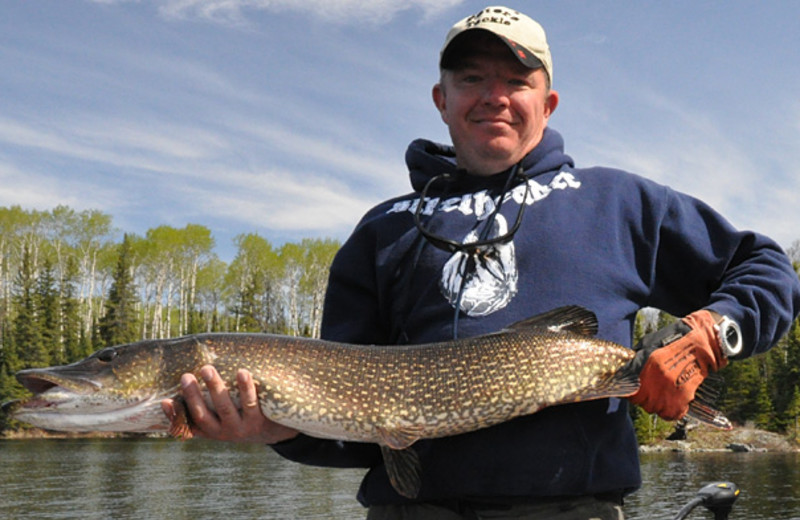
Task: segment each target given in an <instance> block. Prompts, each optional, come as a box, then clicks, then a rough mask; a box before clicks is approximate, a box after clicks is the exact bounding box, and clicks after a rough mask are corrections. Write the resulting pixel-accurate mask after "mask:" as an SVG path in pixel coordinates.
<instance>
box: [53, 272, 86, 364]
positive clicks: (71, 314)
mask: <svg viewBox="0 0 800 520" xmlns="http://www.w3.org/2000/svg"><path fill="white" fill-rule="evenodd" d="M77 279H78V263H77V261H76V260H75V258H74V257H70V258H69V259H68V260H67V266H66V269H65V274H64V278H63V280H62V281H61V287H60V289H59V293H60V294H61V335H62V338H63V343H64V353H65V355H66V358H67V363H72V362H74V361H78V360H80V359H83V358H84V357H86V356H87V355H89V351H90V350H91V349H90V348H87V344H86V342H84V341H82V338H83V336H84V334H83V327H82V326H81V317H80V308H79V302H78V298H77V291H76V283H77Z"/></svg>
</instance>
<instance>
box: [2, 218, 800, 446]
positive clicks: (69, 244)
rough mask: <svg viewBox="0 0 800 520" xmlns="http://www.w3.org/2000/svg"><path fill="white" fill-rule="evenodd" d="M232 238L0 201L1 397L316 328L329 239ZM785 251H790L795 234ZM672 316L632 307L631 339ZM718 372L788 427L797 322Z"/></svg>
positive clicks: (798, 418)
mask: <svg viewBox="0 0 800 520" xmlns="http://www.w3.org/2000/svg"><path fill="white" fill-rule="evenodd" d="M234 243H235V246H236V255H235V257H234V259H233V260H232V261H231V262H230V263H226V262H224V261H222V260H220V259H219V258H218V256H217V255H216V254H215V253H214V247H215V241H214V238H213V236H212V234H211V231H210V230H209V229H208V228H206V227H204V226H201V225H197V224H189V225H187V226H185V227H183V228H174V227H170V226H159V227H156V228H153V229H150V230H148V231H147V232H146V233H145V234H144V236H138V235H135V234H125V235H123V236H122V238H121V240H120V238H119V233H118V232H117V231H116V230H115V229H114V228H113V226H112V218H111V216H110V215H107V214H104V213H102V212H100V211H97V210H86V211H76V210H74V209H71V208H69V207H66V206H58V207H56V208H54V209H53V210H50V211H37V210H26V209H23V208H20V207H10V208H5V207H0V402H3V401H7V400H9V399H12V398H18V397H20V396H22V395H23V394H24V390H23V389H22V388H21V387H20V385H19V384H18V383H17V381H16V379H15V378H14V376H13V374H14V373H15V372H16V371H18V370H20V369H22V368H27V367H37V366H49V365H56V364H64V363H71V362H73V361H77V360H79V359H82V358H84V357H86V356H87V355H89V354H90V353H91V352H94V351H95V350H98V349H100V348H102V347H105V346H110V345H117V344H122V343H128V342H132V341H138V340H141V339H161V338H167V337H175V336H180V335H184V334H190V333H198V332H271V333H278V334H287V335H294V336H299V335H302V336H310V337H319V332H320V330H319V329H320V323H321V318H322V303H323V297H324V294H325V289H326V286H327V278H328V270H329V267H330V264H331V261H332V260H333V256H334V255H335V253H336V251H337V250H338V249H339V246H340V245H339V243H338V242H336V241H334V240H330V239H305V240H302V241H301V242H299V243H285V244H283V245H281V246H279V247H276V246H274V245H273V244H271V243H270V242H269V241H268V240H267V239H265V238H263V237H261V236H259V235H257V234H241V235H238V236H237V237H236V238H235V239H234ZM789 254H790V256H791V257H792V258H793V259H795V260H798V258H800V242H796V243H795V245H794V246H792V248H791V249H790V250H789ZM797 266H798V264H796V267H797ZM674 319H676V318H674V317H672V316H669V315H666V314H663V313H657V312H655V311H650V312H649V314H648V313H640V316H639V319H638V320H637V328H636V333H635V340H638V339H639V338H640V337H641V336H642V335H644V334H646V333H648V332H651V331H653V330H656V329H658V328H660V327H662V326H664V325H666V324H668V323H669V322H670V321H672V320H674ZM720 376H721V378H722V379H723V381H721V382H720V383H719V384H718V387H719V390H720V398H719V400H718V403H717V405H718V407H719V408H720V409H721V410H723V411H724V412H725V414H726V415H727V416H728V417H729V418H730V419H731V420H733V421H734V422H736V423H738V424H745V423H752V424H753V425H755V426H758V427H761V428H765V429H769V430H773V431H780V432H788V433H790V434H792V435H793V436H795V437H797V436H798V429H799V427H800V324H799V323H798V322H797V321H796V322H795V323H794V326H793V327H792V329H791V331H790V332H789V334H787V335H786V336H785V337H784V338H783V339H781V341H780V342H779V344H778V345H777V346H776V347H775V348H773V349H772V350H771V351H769V352H768V353H767V354H765V355H762V356H756V357H753V358H750V359H748V360H746V361H743V362H734V363H731V364H729V365H728V366H727V367H726V368H725V369H723V370H722V371H721V372H720ZM632 415H633V419H634V423H635V426H636V429H637V435H638V436H639V438H640V440H642V441H643V442H648V441H652V440H654V439H655V438H658V437H663V436H664V435H665V434H666V433H668V432H669V431H670V430H671V429H672V427H673V426H672V424H671V423H665V422H663V421H661V420H659V419H657V418H656V417H654V416H649V415H647V414H645V413H643V412H642V411H641V410H639V409H634V410H633V411H632Z"/></svg>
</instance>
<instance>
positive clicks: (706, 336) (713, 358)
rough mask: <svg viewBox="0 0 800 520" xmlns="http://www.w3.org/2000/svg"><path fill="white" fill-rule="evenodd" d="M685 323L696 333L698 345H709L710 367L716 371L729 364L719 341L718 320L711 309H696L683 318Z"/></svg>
mask: <svg viewBox="0 0 800 520" xmlns="http://www.w3.org/2000/svg"><path fill="white" fill-rule="evenodd" d="M681 321H682V322H683V323H685V324H686V325H688V326H689V327H691V328H692V332H690V334H693V335H695V336H696V337H697V338H696V340H695V341H696V342H697V344H698V345H707V346H708V349H707V351H708V354H709V358H710V359H709V360H708V361H709V368H710V369H712V370H713V371H714V372H716V371H717V370H720V369H721V368H723V367H725V365H727V364H728V358H727V357H726V356H725V354H724V353H723V352H722V346H721V345H720V343H719V333H718V332H717V328H716V325H717V320H716V318H715V317H714V315H712V314H711V312H710V311H707V310H705V309H702V310H699V311H695V312H693V313H691V314H689V315H688V316H685V317H684V318H683V319H682V320H681Z"/></svg>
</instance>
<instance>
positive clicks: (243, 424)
mask: <svg viewBox="0 0 800 520" xmlns="http://www.w3.org/2000/svg"><path fill="white" fill-rule="evenodd" d="M200 377H202V378H203V381H204V382H205V384H206V387H207V388H208V392H209V395H210V397H211V402H212V403H213V404H214V410H215V411H212V410H211V409H210V408H209V407H208V406H207V405H206V402H205V400H204V399H203V394H202V391H201V389H200V384H199V383H198V381H197V379H196V378H195V377H194V375H192V374H183V376H181V393H182V395H183V398H184V400H185V401H186V409H187V410H186V411H188V413H189V415H190V416H191V418H192V426H191V434H190V435H186V436H187V437H191V436H194V435H196V436H199V437H205V438H207V439H214V440H219V441H233V442H252V443H261V444H274V443H276V442H280V441H284V440H288V439H291V438H293V437H295V436H297V434H298V432H297V430H294V429H292V428H288V427H286V426H282V425H280V424H278V423H275V422H273V421H271V420H269V419H267V418H266V417H264V414H263V413H261V408H260V407H259V405H258V394H257V393H256V387H255V384H254V383H253V377H252V376H251V375H250V372H248V371H247V370H239V372H238V373H237V374H236V385H237V387H238V389H239V401H240V403H241V410H240V409H238V408H237V407H236V406H235V405H234V404H233V401H232V400H231V397H230V394H229V393H228V388H227V386H225V382H224V381H223V380H222V378H221V377H220V376H219V373H218V372H217V370H216V369H215V368H214V367H213V366H211V365H206V366H204V367H203V368H201V369H200ZM179 408H180V405H179V404H178V403H176V402H175V401H173V400H172V399H165V400H164V401H162V402H161V409H162V410H163V411H164V413H165V414H166V416H167V418H169V420H170V421H171V422H173V425H174V421H175V418H176V417H177V416H178V415H180V409H179Z"/></svg>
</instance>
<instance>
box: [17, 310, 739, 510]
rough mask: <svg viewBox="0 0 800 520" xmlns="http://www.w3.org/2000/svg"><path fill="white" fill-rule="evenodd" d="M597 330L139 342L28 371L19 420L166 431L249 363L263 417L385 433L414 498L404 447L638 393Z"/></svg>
mask: <svg viewBox="0 0 800 520" xmlns="http://www.w3.org/2000/svg"><path fill="white" fill-rule="evenodd" d="M596 332H597V321H596V318H595V315H594V314H593V313H591V312H589V311H587V310H585V309H582V308H580V307H574V306H573V307H564V308H559V309H556V310H554V311H551V312H548V313H545V314H542V315H539V316H535V317H533V318H530V319H527V320H524V321H521V322H519V323H516V324H514V325H511V326H510V327H508V328H507V329H504V330H501V331H499V332H496V333H493V334H486V335H482V336H477V337H473V338H466V339H460V340H456V341H445V342H440V343H431V344H424V345H408V346H392V347H386V346H382V347H379V346H361V345H348V344H341V343H334V342H328V341H322V340H313V339H304V338H294V337H287V336H278V335H269V334H198V335H193V336H185V337H182V338H177V339H169V340H152V341H141V342H138V343H131V344H128V345H121V346H117V347H109V348H106V349H103V350H100V351H98V352H96V353H94V354H92V355H91V356H89V357H88V358H86V359H84V360H82V361H78V362H77V363H73V364H71V365H65V366H57V367H50V368H34V369H28V370H22V371H20V372H18V373H17V378H18V379H19V381H20V382H21V383H22V384H23V385H24V386H25V387H26V388H28V389H29V390H31V391H32V392H34V394H35V395H34V396H33V397H32V398H30V399H28V400H25V401H21V402H17V403H15V404H13V405H12V406H11V407H10V408H11V409H12V416H13V417H14V418H16V419H18V420H20V421H24V422H27V423H30V424H32V425H34V426H38V427H41V428H45V429H51V430H61V431H117V432H158V431H169V430H170V427H171V425H170V421H169V420H168V419H167V418H166V417H165V415H164V414H163V412H162V411H161V407H160V401H161V400H162V399H164V398H177V397H178V396H179V388H180V377H181V374H183V373H186V372H193V373H195V374H198V373H199V370H200V367H202V366H203V365H206V364H211V365H214V366H215V367H216V369H217V370H218V371H219V373H220V375H221V376H222V378H223V379H225V380H226V381H227V382H228V384H229V387H231V388H232V389H234V390H235V383H234V381H235V377H236V372H237V370H238V369H240V368H246V369H248V370H249V371H250V372H251V373H252V375H253V380H254V382H255V384H256V385H257V388H258V396H259V403H260V406H261V410H262V412H263V413H264V415H265V416H267V417H269V418H270V419H272V420H273V421H275V422H278V423H280V424H283V425H286V426H289V427H292V428H295V429H297V430H300V431H301V432H304V433H306V434H308V435H311V436H315V437H321V438H330V439H338V440H345V441H358V442H370V443H377V444H379V445H380V446H381V448H382V451H383V454H384V458H385V461H386V467H387V471H388V473H389V476H390V478H391V481H392V484H393V485H394V486H395V488H397V489H398V491H399V492H401V493H402V494H404V495H406V496H412V497H413V496H415V495H416V493H417V491H418V488H419V485H420V482H419V473H418V467H419V462H418V460H417V459H416V454H415V452H414V450H409V449H407V448H409V447H410V446H411V445H412V444H414V442H416V441H417V440H419V439H423V438H434V437H445V436H449V435H457V434H460V433H465V432H469V431H472V430H477V429H479V428H485V427H487V426H491V425H494V424H497V423H500V422H503V421H508V420H509V419H512V418H514V417H518V416H521V415H527V414H532V413H534V412H536V411H538V410H541V409H542V408H544V407H547V406H552V405H557V404H563V403H572V402H578V401H587V400H591V399H599V398H604V397H624V396H628V395H631V394H633V393H634V392H636V390H637V389H638V387H639V378H638V374H637V373H636V372H634V371H633V370H632V369H631V368H630V367H629V366H628V362H629V361H630V360H631V359H632V358H633V356H634V353H633V351H631V350H630V349H627V348H624V347H622V346H620V345H617V344H615V343H611V342H608V341H603V340H598V339H595V338H594V337H593V336H594V335H595V334H596ZM232 393H234V394H235V392H232ZM233 397H234V398H236V396H235V395H233ZM209 405H210V401H209ZM715 420H716V421H717V422H718V424H717V425H718V426H720V425H723V426H724V424H723V423H720V422H719V421H722V420H723V419H720V418H719V417H716V418H715ZM712 422H713V421H712ZM172 426H173V430H172V433H175V432H176V428H174V426H175V425H172Z"/></svg>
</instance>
